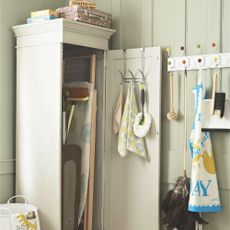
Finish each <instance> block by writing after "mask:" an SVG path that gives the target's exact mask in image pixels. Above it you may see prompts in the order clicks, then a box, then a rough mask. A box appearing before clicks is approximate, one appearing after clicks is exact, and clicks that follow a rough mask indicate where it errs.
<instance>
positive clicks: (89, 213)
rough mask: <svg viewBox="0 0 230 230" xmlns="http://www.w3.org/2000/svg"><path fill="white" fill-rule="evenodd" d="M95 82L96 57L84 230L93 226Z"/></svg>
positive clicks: (92, 69) (92, 76) (93, 58)
mask: <svg viewBox="0 0 230 230" xmlns="http://www.w3.org/2000/svg"><path fill="white" fill-rule="evenodd" d="M95 80H96V55H95V54H93V55H92V56H91V58H90V83H92V84H93V88H94V91H93V105H92V106H93V109H92V118H91V143H90V163H89V164H90V165H89V181H88V194H87V201H86V206H85V214H84V230H92V226H93V192H94V165H95V145H96V116H97V90H96V89H95Z"/></svg>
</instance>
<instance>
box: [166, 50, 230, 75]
mask: <svg viewBox="0 0 230 230" xmlns="http://www.w3.org/2000/svg"><path fill="white" fill-rule="evenodd" d="M229 67H230V53H216V54H206V55H196V56H182V57H171V58H168V71H170V72H174V71H181V70H185V68H186V69H187V70H199V69H200V68H202V69H215V68H229Z"/></svg>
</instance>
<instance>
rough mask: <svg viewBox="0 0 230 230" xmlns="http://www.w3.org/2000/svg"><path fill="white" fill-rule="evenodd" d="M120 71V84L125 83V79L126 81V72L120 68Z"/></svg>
mask: <svg viewBox="0 0 230 230" xmlns="http://www.w3.org/2000/svg"><path fill="white" fill-rule="evenodd" d="M118 72H119V73H120V75H121V82H120V84H121V85H122V84H123V83H124V81H125V79H124V78H125V74H124V73H122V71H121V70H118Z"/></svg>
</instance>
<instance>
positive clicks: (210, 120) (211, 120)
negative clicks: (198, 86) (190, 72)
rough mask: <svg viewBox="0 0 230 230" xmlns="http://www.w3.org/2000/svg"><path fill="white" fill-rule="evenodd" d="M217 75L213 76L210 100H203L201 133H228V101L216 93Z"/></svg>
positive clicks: (229, 102) (229, 109)
mask: <svg viewBox="0 0 230 230" xmlns="http://www.w3.org/2000/svg"><path fill="white" fill-rule="evenodd" d="M218 75H219V74H218V73H215V74H214V76H213V87H212V99H205V100H203V102H202V103H203V105H202V106H203V117H202V125H201V127H202V131H222V132H223V131H230V100H229V99H225V93H223V92H221V93H220V92H216V88H217V86H216V85H217V78H218Z"/></svg>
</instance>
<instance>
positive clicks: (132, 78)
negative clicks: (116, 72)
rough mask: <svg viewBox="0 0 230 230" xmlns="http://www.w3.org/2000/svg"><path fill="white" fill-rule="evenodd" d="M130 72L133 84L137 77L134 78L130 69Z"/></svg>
mask: <svg viewBox="0 0 230 230" xmlns="http://www.w3.org/2000/svg"><path fill="white" fill-rule="evenodd" d="M128 72H129V73H130V75H131V76H132V80H133V82H135V80H136V77H135V76H134V74H133V72H132V71H131V70H130V69H128Z"/></svg>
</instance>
